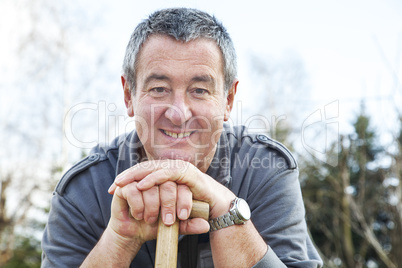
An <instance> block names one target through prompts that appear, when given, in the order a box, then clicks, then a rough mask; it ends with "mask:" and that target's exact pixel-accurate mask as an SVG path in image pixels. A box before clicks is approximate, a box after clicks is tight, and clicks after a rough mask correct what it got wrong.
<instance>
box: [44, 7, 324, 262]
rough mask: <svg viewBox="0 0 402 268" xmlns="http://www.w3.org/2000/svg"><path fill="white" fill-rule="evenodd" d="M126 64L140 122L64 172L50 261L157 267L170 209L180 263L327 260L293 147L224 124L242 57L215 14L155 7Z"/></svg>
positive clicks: (52, 218) (129, 103)
mask: <svg viewBox="0 0 402 268" xmlns="http://www.w3.org/2000/svg"><path fill="white" fill-rule="evenodd" d="M123 70H124V74H123V75H122V78H121V80H122V85H123V89H124V100H125V104H126V107H127V113H128V115H129V116H135V122H136V130H135V131H133V132H132V133H130V134H129V135H128V136H122V137H119V138H117V139H116V140H115V141H114V142H113V143H112V144H110V146H109V147H100V146H98V147H96V148H94V149H93V150H92V152H91V154H90V155H89V157H88V158H86V159H84V160H83V161H81V162H80V163H78V164H77V165H76V166H74V167H73V168H72V169H71V170H69V171H68V172H67V173H66V174H65V175H64V177H63V178H62V180H61V181H60V183H59V184H58V186H57V188H56V191H55V194H54V197H53V200H52V209H51V212H50V215H49V222H48V225H47V227H46V230H45V233H44V237H43V243H42V245H43V263H42V266H43V267H74V266H79V265H82V267H128V266H130V265H131V267H153V265H154V259H155V238H156V230H157V222H158V221H157V219H158V215H159V213H161V217H162V219H163V222H164V224H166V225H171V224H173V223H174V221H175V220H176V219H179V220H180V233H181V234H182V235H183V236H181V237H180V243H179V257H178V266H179V267H213V266H215V267H253V266H254V267H285V266H286V265H289V266H292V267H318V266H321V260H320V258H319V256H318V254H317V252H316V250H315V249H314V247H313V245H312V242H311V240H310V238H309V236H308V234H307V228H306V224H305V220H304V208H303V201H302V198H301V192H300V186H299V182H298V170H297V166H296V163H295V161H294V159H293V157H292V155H291V154H290V153H289V152H288V151H287V149H286V148H284V147H283V146H282V145H280V144H279V143H277V142H275V141H273V140H271V139H269V138H267V137H266V136H263V135H251V134H248V133H247V130H246V129H245V128H244V127H229V126H227V125H226V124H224V121H227V120H228V119H229V115H230V112H231V109H232V105H233V101H234V96H235V94H236V90H237V84H238V80H237V79H236V56H235V51H234V48H233V44H232V41H231V39H230V37H229V35H228V33H227V32H226V30H225V29H224V27H223V26H222V25H221V24H220V23H219V22H217V21H216V19H215V18H213V17H211V16H209V15H208V14H206V13H204V12H201V11H198V10H193V9H185V8H181V9H166V10H161V11H157V12H155V13H154V14H152V15H151V16H150V17H149V18H148V19H147V20H145V21H144V22H142V23H141V24H139V25H138V26H137V28H136V29H135V31H134V33H133V35H132V36H131V39H130V42H129V44H128V46H127V51H126V56H125V59H124V65H123ZM108 192H109V193H110V194H108ZM193 199H196V200H200V201H204V202H207V203H208V204H209V205H210V212H209V215H210V219H209V222H207V221H205V220H203V219H188V217H189V212H190V210H191V204H192V200H193ZM247 203H248V204H247ZM249 208H250V209H251V219H249V218H250V215H249V210H248V209H249ZM229 210H232V211H236V212H238V213H239V214H240V216H233V215H232V216H230V215H229V214H230V213H229Z"/></svg>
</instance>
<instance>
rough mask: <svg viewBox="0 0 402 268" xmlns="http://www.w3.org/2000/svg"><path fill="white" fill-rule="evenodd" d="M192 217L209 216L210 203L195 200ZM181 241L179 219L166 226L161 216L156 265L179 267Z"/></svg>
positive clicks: (206, 218)
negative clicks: (179, 245) (178, 253)
mask: <svg viewBox="0 0 402 268" xmlns="http://www.w3.org/2000/svg"><path fill="white" fill-rule="evenodd" d="M190 218H203V219H204V220H208V218H209V205H208V203H205V202H201V201H197V200H193V207H192V209H191V212H190ZM178 242H179V220H178V219H177V217H176V222H175V223H173V225H171V226H166V225H165V224H164V223H163V221H162V217H159V222H158V235H157V238H156V256H155V267H158V268H174V267H177V251H178Z"/></svg>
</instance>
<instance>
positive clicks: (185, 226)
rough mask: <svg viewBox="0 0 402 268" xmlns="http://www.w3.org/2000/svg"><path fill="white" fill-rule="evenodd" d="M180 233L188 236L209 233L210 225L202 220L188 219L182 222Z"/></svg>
mask: <svg viewBox="0 0 402 268" xmlns="http://www.w3.org/2000/svg"><path fill="white" fill-rule="evenodd" d="M179 226H180V227H179V233H180V234H183V235H186V234H203V233H207V232H209V228H210V227H209V223H208V222H207V221H206V220H204V219H201V218H194V219H188V220H185V221H180V225H179Z"/></svg>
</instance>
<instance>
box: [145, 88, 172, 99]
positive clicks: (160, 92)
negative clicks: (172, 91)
mask: <svg viewBox="0 0 402 268" xmlns="http://www.w3.org/2000/svg"><path fill="white" fill-rule="evenodd" d="M149 93H150V94H151V96H153V97H163V96H165V95H166V94H167V93H168V89H167V88H165V87H153V88H151V89H149Z"/></svg>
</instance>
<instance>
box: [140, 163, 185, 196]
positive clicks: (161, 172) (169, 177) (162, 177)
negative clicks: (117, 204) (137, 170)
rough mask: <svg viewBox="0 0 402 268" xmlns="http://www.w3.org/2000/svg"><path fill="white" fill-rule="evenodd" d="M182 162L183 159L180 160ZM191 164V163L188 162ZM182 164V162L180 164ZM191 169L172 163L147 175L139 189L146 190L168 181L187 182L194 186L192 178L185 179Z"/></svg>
mask: <svg viewBox="0 0 402 268" xmlns="http://www.w3.org/2000/svg"><path fill="white" fill-rule="evenodd" d="M178 162H182V161H178ZM187 164H188V165H190V164H189V163H187ZM178 165H182V164H178ZM189 172H190V169H188V168H186V169H184V168H181V167H178V166H176V165H171V166H168V167H163V168H160V169H158V170H156V171H154V172H152V173H150V174H148V175H146V176H145V177H144V178H143V179H142V180H141V181H140V182H139V183H138V189H139V190H146V189H149V188H151V187H152V186H154V185H160V184H162V183H165V182H167V181H174V182H177V183H179V184H187V185H188V186H189V187H192V186H193V184H192V181H191V180H185V176H186V173H189Z"/></svg>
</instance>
